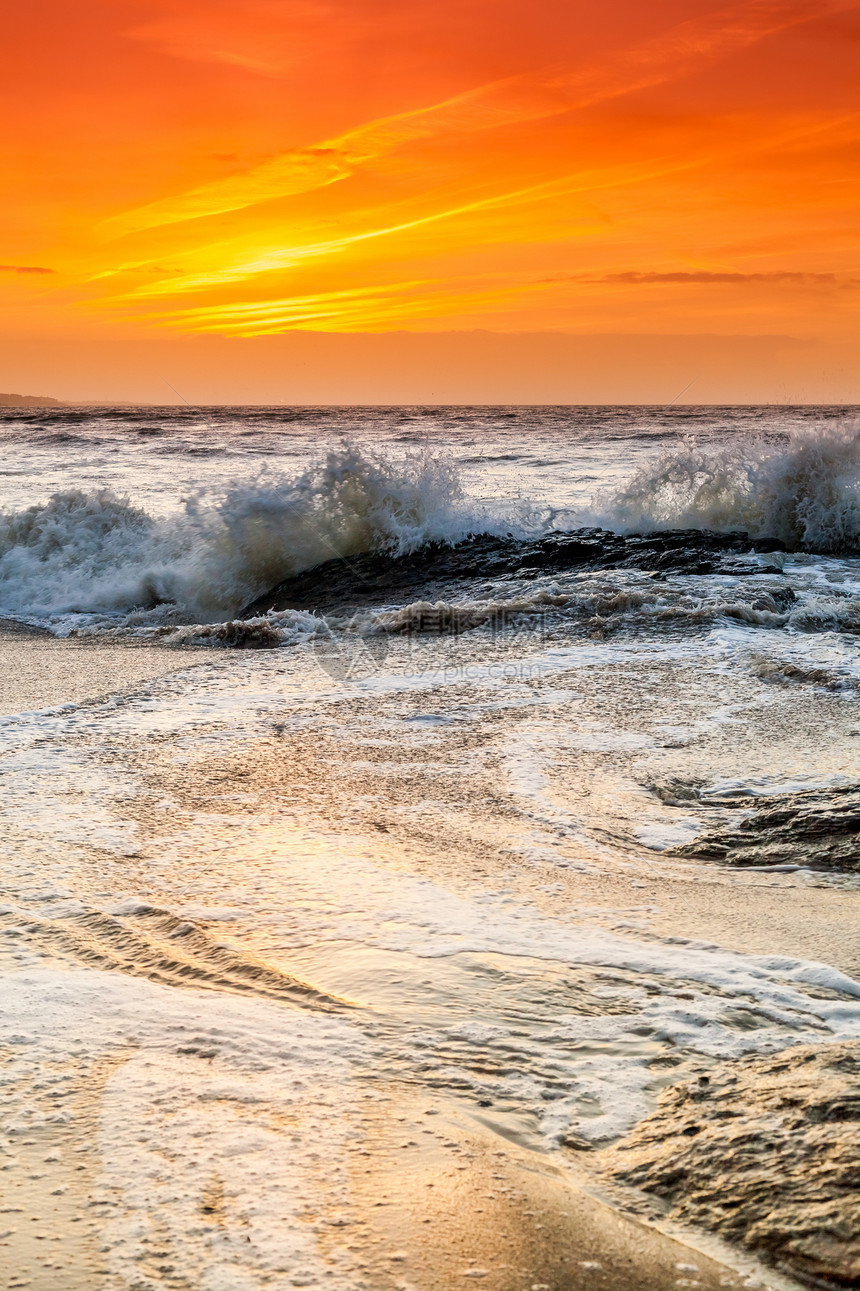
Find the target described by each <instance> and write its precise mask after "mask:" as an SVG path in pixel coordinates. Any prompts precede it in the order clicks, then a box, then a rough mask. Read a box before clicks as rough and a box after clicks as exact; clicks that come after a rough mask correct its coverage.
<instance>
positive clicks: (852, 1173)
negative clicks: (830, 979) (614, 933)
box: [600, 1040, 860, 1287]
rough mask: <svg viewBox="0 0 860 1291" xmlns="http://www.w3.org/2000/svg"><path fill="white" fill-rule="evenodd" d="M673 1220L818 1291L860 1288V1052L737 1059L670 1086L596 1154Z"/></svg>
mask: <svg viewBox="0 0 860 1291" xmlns="http://www.w3.org/2000/svg"><path fill="white" fill-rule="evenodd" d="M600 1157H601V1165H602V1167H603V1168H604V1169H605V1170H607V1171H608V1172H609V1174H610V1175H611V1176H612V1177H613V1178H614V1179H616V1180H618V1181H621V1182H623V1183H626V1184H632V1185H633V1186H635V1187H637V1188H640V1189H642V1190H643V1191H645V1192H648V1193H652V1194H655V1195H656V1196H658V1197H660V1198H661V1199H662V1200H663V1202H664V1203H666V1204H667V1205H668V1207H669V1212H670V1214H671V1215H672V1217H673V1218H677V1219H680V1220H683V1221H685V1222H687V1223H692V1224H694V1225H697V1226H699V1227H701V1228H706V1229H710V1230H711V1231H713V1232H716V1233H718V1234H719V1235H720V1236H721V1237H724V1238H727V1239H728V1240H730V1241H734V1242H738V1243H740V1244H742V1245H743V1246H746V1247H747V1248H748V1249H751V1250H753V1251H755V1253H756V1254H757V1255H759V1256H760V1257H762V1258H763V1259H765V1260H766V1261H768V1262H769V1263H771V1264H775V1265H777V1266H779V1267H782V1268H786V1269H787V1270H788V1271H790V1272H791V1273H794V1274H795V1275H797V1276H799V1277H801V1278H802V1279H804V1280H810V1281H812V1282H815V1283H816V1284H817V1285H822V1284H823V1285H825V1286H838V1287H860V1041H858V1040H852V1041H848V1042H846V1043H843V1044H830V1045H821V1046H814V1047H813V1046H802V1047H800V1046H799V1047H798V1048H796V1049H791V1050H789V1051H788V1052H784V1053H781V1054H779V1055H777V1056H775V1057H774V1056H770V1057H767V1058H758V1057H753V1058H742V1059H740V1060H738V1061H736V1062H731V1063H726V1064H724V1065H723V1067H722V1068H718V1069H716V1070H712V1071H711V1074H710V1080H709V1084H708V1086H707V1087H706V1089H705V1090H704V1091H703V1089H702V1082H701V1079H700V1080H699V1081H698V1082H694V1083H693V1084H689V1083H684V1084H680V1085H674V1086H672V1087H671V1088H670V1089H667V1090H664V1092H663V1093H662V1095H661V1096H660V1101H659V1105H658V1110H657V1111H656V1112H655V1113H654V1115H653V1116H650V1117H648V1118H647V1120H644V1121H642V1122H640V1124H639V1125H638V1126H637V1127H636V1129H635V1130H634V1131H633V1132H632V1134H630V1135H629V1136H628V1137H627V1138H626V1139H623V1140H622V1141H621V1142H620V1143H617V1144H615V1145H614V1146H613V1147H611V1148H609V1149H605V1150H603V1151H602V1153H601V1154H600Z"/></svg>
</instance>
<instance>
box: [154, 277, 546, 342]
mask: <svg viewBox="0 0 860 1291" xmlns="http://www.w3.org/2000/svg"><path fill="white" fill-rule="evenodd" d="M533 288H534V284H529V283H519V284H513V285H499V286H495V287H479V288H477V289H471V290H470V289H466V290H464V289H463V288H462V287H458V288H457V289H455V290H452V289H451V288H450V286H449V285H448V284H446V283H442V282H438V281H433V280H424V279H419V280H416V281H413V282H397V283H387V284H382V285H378V286H373V287H353V288H347V289H344V290H341V291H324V292H316V293H314V294H312V295H303V296H288V297H285V298H284V299H282V300H265V301H247V302H245V301H243V302H238V303H237V302H234V303H231V304H228V305H211V306H202V307H201V308H199V309H182V310H176V311H174V312H171V313H170V314H165V315H155V316H153V317H154V318H155V319H156V321H158V322H161V323H163V324H165V325H166V326H169V327H172V328H177V329H178V330H180V331H189V332H217V333H220V334H223V335H228V336H246V337H249V336H269V335H276V334H280V333H281V332H288V331H296V330H301V331H327V332H352V331H373V330H383V331H384V330H386V329H388V328H390V327H391V326H392V325H396V324H400V325H402V324H403V322H404V321H405V320H410V321H412V320H415V319H419V318H442V317H446V316H450V315H452V314H461V315H462V314H464V313H468V312H470V311H479V310H485V309H487V308H490V307H493V306H497V305H499V304H502V303H504V302H505V301H506V300H509V299H510V298H511V297H513V296H516V295H519V294H521V293H522V292H524V291H529V290H533Z"/></svg>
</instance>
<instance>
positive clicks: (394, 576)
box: [239, 529, 784, 619]
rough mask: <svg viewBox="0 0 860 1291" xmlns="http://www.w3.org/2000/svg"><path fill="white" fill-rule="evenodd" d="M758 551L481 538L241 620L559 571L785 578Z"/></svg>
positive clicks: (349, 576)
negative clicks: (754, 556) (752, 556)
mask: <svg viewBox="0 0 860 1291" xmlns="http://www.w3.org/2000/svg"><path fill="white" fill-rule="evenodd" d="M752 546H753V544H752V543H751V542H750V539H749V537H748V535H747V534H745V533H741V532H738V533H710V532H707V531H704V530H698V529H683V530H670V531H668V532H666V533H652V534H632V535H629V536H627V537H622V536H621V535H619V534H615V533H610V532H609V531H608V530H604V529H578V530H576V531H574V532H573V533H551V534H546V535H545V536H544V537H542V538H538V539H535V540H533V541H530V542H523V541H521V540H519V539H516V538H510V537H495V536H493V535H492V534H476V535H475V536H473V537H470V538H465V539H463V541H462V542H458V543H455V544H453V545H450V544H447V543H438V542H437V543H427V544H426V545H425V546H424V547H421V548H420V549H419V550H418V551H415V552H411V553H409V554H408V555H405V556H393V555H390V554H386V553H384V552H365V553H363V554H361V555H357V556H349V557H339V558H337V559H335V560H328V561H325V562H324V563H323V564H321V565H317V566H315V567H314V568H313V569H309V570H305V571H304V572H302V573H301V574H297V575H295V576H294V577H292V578H287V579H285V580H284V581H283V582H282V583H279V584H278V585H277V587H274V588H272V590H271V591H269V592H266V593H265V594H264V595H263V596H259V597H257V599H256V600H255V601H253V602H252V603H251V604H250V605H247V606H246V607H245V609H244V610H242V612H241V614H240V615H239V617H240V618H243V619H245V618H255V617H257V616H259V615H262V614H267V613H268V612H269V611H270V610H318V611H320V612H322V613H332V612H339V611H343V610H347V609H359V608H361V607H366V606H369V605H380V604H392V603H403V602H406V601H409V600H415V599H417V598H419V597H420V598H421V599H423V600H428V601H429V600H434V599H450V598H451V597H452V595H456V593H457V592H458V591H463V590H464V589H466V588H467V587H468V586H469V585H470V584H473V583H474V582H475V581H476V580H479V579H485V578H492V579H500V578H505V577H511V578H518V579H523V578H525V579H527V578H537V577H539V576H540V575H542V574H546V573H548V572H552V571H561V570H570V569H581V570H599V569H641V570H644V571H647V572H651V573H654V574H655V575H656V576H658V577H661V576H662V577H665V576H667V575H669V574H715V573H731V574H734V575H744V574H763V573H771V574H780V573H781V570H779V569H778V568H777V567H776V566H766V567H763V566H761V565H759V564H756V563H754V562H751V561H750V562H746V563H744V562H742V561H741V562H738V559H737V558H738V556H739V555H749V553H750V550H751V547H752ZM755 548H756V550H757V551H761V552H771V551H782V550H784V547H783V545H782V544H781V543H780V542H778V541H776V540H770V539H769V540H765V541H761V542H756V543H755Z"/></svg>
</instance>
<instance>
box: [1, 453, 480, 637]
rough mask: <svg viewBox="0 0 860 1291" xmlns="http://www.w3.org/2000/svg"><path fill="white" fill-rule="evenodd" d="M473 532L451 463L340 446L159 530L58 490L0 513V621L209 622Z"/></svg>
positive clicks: (203, 500) (199, 503)
mask: <svg viewBox="0 0 860 1291" xmlns="http://www.w3.org/2000/svg"><path fill="white" fill-rule="evenodd" d="M476 526H477V527H480V528H483V529H486V528H487V524H486V521H485V520H483V519H481V520H480V521H478V520H476V518H475V517H473V516H470V515H469V513H468V509H467V504H466V502H465V500H464V497H463V493H462V489H461V487H460V484H459V480H458V478H457V474H456V471H455V470H454V468H453V466H452V465H451V463H450V462H449V461H448V460H447V459H446V458H445V457H443V456H442V455H440V454H437V453H434V452H432V451H429V450H428V451H420V452H414V453H409V454H406V455H403V456H401V457H399V458H395V459H392V458H383V457H381V456H378V455H374V454H373V453H370V452H368V451H365V450H360V449H358V448H355V447H346V448H343V449H341V450H340V451H337V452H330V453H329V454H328V455H327V456H326V457H325V458H324V459H323V461H322V462H321V463H320V464H319V465H317V466H315V467H313V468H311V469H310V470H308V471H306V472H305V473H304V474H302V475H300V476H299V477H298V478H296V479H293V480H289V479H285V478H278V477H272V476H269V477H260V478H258V479H256V480H254V481H251V482H248V483H242V484H236V485H235V486H234V487H232V488H230V489H229V490H228V491H227V492H226V493H224V494H223V496H221V497H219V498H216V499H212V498H210V497H208V496H206V495H204V494H198V495H195V496H193V497H191V498H188V499H187V500H186V501H185V503H184V509H183V510H182V511H181V512H179V513H177V514H174V515H173V516H170V517H168V518H166V519H160V518H155V517H152V516H150V515H149V514H147V512H146V511H144V510H142V509H141V508H140V507H137V506H135V505H133V504H132V503H131V502H130V501H129V500H128V499H127V498H122V497H118V496H117V495H116V494H114V493H111V492H110V491H107V490H103V491H98V492H95V493H85V492H81V491H70V492H66V493H57V494H55V495H54V496H53V497H51V498H50V499H49V501H48V502H46V503H44V504H41V505H38V506H32V507H29V508H27V509H26V510H24V511H19V512H16V513H13V514H7V515H0V613H6V614H7V615H10V616H19V617H26V618H29V619H30V620H33V621H35V620H39V621H52V622H53V624H54V627H55V630H57V629H59V630H62V625H61V623H60V622H59V621H60V620H62V619H64V618H65V617H66V616H69V615H81V614H83V615H88V616H95V618H96V619H97V618H99V616H108V618H115V617H116V616H117V615H133V616H134V617H135V618H136V619H137V620H138V621H139V622H147V623H149V624H151V625H156V624H157V623H158V622H159V620H160V619H164V620H165V621H170V620H172V621H173V622H186V623H189V622H190V623H206V622H215V621H218V620H222V619H224V618H225V616H230V615H235V614H236V613H237V612H238V610H239V609H240V608H241V607H242V605H244V604H245V603H247V602H248V601H249V600H251V599H252V598H253V597H254V596H258V595H259V594H260V593H262V592H264V591H266V589H267V588H269V587H272V586H274V585H275V584H276V583H278V582H280V581H281V580H283V579H284V578H287V577H289V576H291V575H293V574H296V573H298V572H299V571H301V570H305V569H310V568H313V567H314V566H316V565H318V564H320V563H322V562H324V561H327V560H330V559H332V558H333V557H336V556H340V557H343V556H350V555H353V554H355V553H359V552H368V551H386V552H389V553H392V554H395V555H399V554H405V553H408V552H410V551H412V550H414V549H415V548H417V547H420V546H421V545H422V544H425V543H427V542H440V541H441V542H445V541H452V540H456V539H458V538H460V537H462V536H463V535H464V534H465V533H468V532H470V531H472V530H474V528H475V527H476Z"/></svg>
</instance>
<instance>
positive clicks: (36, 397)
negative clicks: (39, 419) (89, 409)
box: [0, 394, 66, 408]
mask: <svg viewBox="0 0 860 1291" xmlns="http://www.w3.org/2000/svg"><path fill="white" fill-rule="evenodd" d="M45 407H50V408H64V407H66V405H65V404H64V403H63V401H62V399H49V398H48V396H47V395H46V394H0V408H45Z"/></svg>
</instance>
